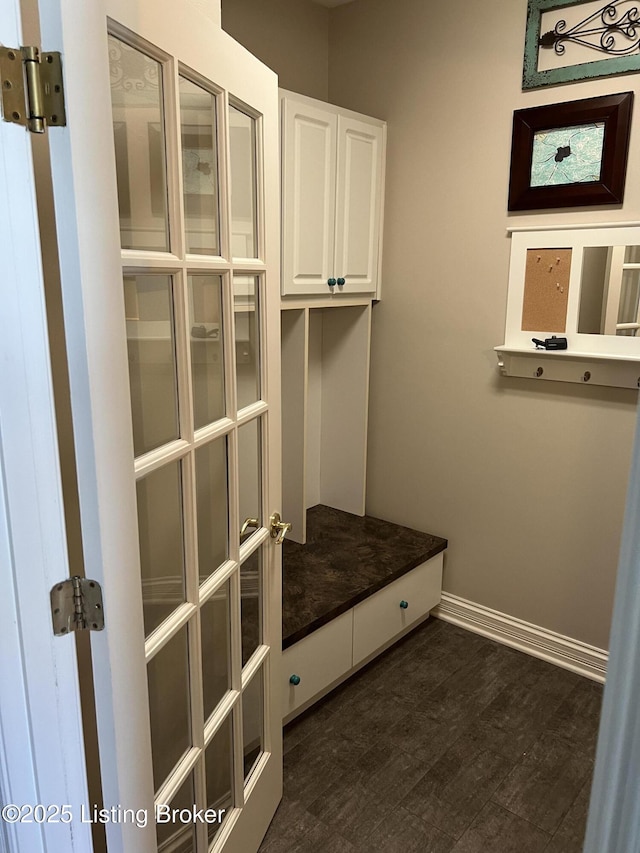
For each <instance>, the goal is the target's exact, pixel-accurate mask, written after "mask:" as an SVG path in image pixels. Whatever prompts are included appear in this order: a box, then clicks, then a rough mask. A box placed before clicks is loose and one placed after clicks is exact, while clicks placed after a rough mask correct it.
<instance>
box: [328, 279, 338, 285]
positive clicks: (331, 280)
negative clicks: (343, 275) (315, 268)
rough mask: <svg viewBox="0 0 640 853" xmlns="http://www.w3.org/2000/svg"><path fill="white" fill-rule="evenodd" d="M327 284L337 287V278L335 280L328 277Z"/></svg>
mask: <svg viewBox="0 0 640 853" xmlns="http://www.w3.org/2000/svg"><path fill="white" fill-rule="evenodd" d="M327 284H328V285H329V287H335V286H336V280H335V278H328V279H327Z"/></svg>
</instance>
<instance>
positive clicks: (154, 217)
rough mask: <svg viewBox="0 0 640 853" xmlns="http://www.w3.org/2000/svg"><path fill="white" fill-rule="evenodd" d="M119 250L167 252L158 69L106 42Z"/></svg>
mask: <svg viewBox="0 0 640 853" xmlns="http://www.w3.org/2000/svg"><path fill="white" fill-rule="evenodd" d="M109 63H110V70H111V108H112V112H113V135H114V139H115V148H116V171H117V176H118V206H119V209H120V239H121V241H122V248H123V249H156V250H160V251H166V250H168V248H169V220H168V216H167V180H166V154H165V150H166V149H165V130H164V116H163V109H162V65H161V64H160V63H159V62H156V60H155V59H151V58H150V57H148V56H146V55H145V54H144V53H141V52H140V51H139V50H136V49H135V48H133V47H129V45H127V44H124V42H121V41H119V40H118V39H116V38H114V37H113V36H109Z"/></svg>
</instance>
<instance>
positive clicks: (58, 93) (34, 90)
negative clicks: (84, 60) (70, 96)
mask: <svg viewBox="0 0 640 853" xmlns="http://www.w3.org/2000/svg"><path fill="white" fill-rule="evenodd" d="M0 90H1V93H2V118H3V119H4V120H5V121H10V122H14V123H15V124H21V125H23V126H24V127H27V128H28V129H29V130H30V131H31V132H32V133H44V132H45V130H46V128H47V126H50V127H58V126H62V125H66V123H67V117H66V114H65V108H64V89H63V85H62V61H61V59H60V54H59V53H40V50H39V49H38V48H37V47H19V48H13V47H0Z"/></svg>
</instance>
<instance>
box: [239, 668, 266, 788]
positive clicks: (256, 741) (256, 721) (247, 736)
mask: <svg viewBox="0 0 640 853" xmlns="http://www.w3.org/2000/svg"><path fill="white" fill-rule="evenodd" d="M262 705H263V690H262V667H260V669H259V670H258V672H257V673H256V675H255V676H254V677H253V678H252V679H251V681H250V682H249V684H248V685H247V687H246V689H245V691H244V693H243V694H242V741H243V745H244V750H243V752H244V778H245V779H246V778H247V777H248V776H249V774H250V773H251V771H252V769H253V767H254V766H255V763H256V761H257V760H258V758H259V757H260V754H261V753H262V752H263V751H264V748H263V740H262V730H263V725H262Z"/></svg>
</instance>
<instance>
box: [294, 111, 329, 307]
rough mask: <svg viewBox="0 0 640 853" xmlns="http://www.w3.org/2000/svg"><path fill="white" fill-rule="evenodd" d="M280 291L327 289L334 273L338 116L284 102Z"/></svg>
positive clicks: (318, 290) (310, 291) (298, 291)
mask: <svg viewBox="0 0 640 853" xmlns="http://www.w3.org/2000/svg"><path fill="white" fill-rule="evenodd" d="M282 104H283V111H282V122H283V128H282V130H283V134H282V204H283V235H282V237H283V247H284V252H283V269H282V282H283V284H282V292H283V294H285V295H286V294H309V293H322V294H326V293H329V287H328V286H327V281H328V279H329V278H331V277H332V276H333V275H334V272H333V255H334V221H335V218H334V217H335V197H336V196H335V193H336V189H335V181H336V124H337V116H336V115H335V114H333V113H330V112H328V111H325V110H321V109H316V108H315V107H314V106H312V105H310V104H305V103H302V102H299V101H295V100H292V99H290V98H286V99H284V100H283V102H282Z"/></svg>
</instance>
